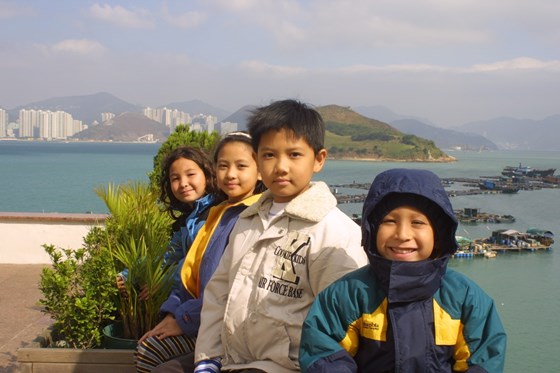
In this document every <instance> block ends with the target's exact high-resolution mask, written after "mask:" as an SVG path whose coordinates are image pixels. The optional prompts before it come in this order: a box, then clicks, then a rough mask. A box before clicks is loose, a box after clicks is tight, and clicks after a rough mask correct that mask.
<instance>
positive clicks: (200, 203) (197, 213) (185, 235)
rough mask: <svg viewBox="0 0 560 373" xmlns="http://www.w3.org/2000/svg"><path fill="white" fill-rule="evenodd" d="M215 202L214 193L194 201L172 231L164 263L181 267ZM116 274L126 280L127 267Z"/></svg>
mask: <svg viewBox="0 0 560 373" xmlns="http://www.w3.org/2000/svg"><path fill="white" fill-rule="evenodd" d="M217 202H219V201H218V197H217V196H216V195H215V194H207V195H205V196H204V197H202V198H199V199H197V200H196V201H194V206H193V207H194V208H193V210H192V211H191V213H190V214H189V215H188V216H187V217H186V218H185V223H184V224H183V225H181V227H180V228H179V229H178V230H175V231H173V234H172V236H171V240H170V241H169V245H168V247H167V251H166V253H165V254H164V256H163V263H164V264H165V265H173V264H178V266H179V267H178V268H181V267H180V265H181V263H182V260H183V259H184V258H185V255H187V251H189V247H191V244H192V243H193V241H194V238H195V237H196V234H197V233H198V230H199V229H200V227H202V225H203V224H204V222H205V221H206V217H207V216H208V211H209V210H210V207H212V206H214V205H215V204H216V203H217ZM118 276H121V277H122V278H123V279H124V280H125V281H126V280H127V279H128V268H125V269H123V270H122V271H121V272H119V274H118ZM177 276H178V274H177V272H176V273H175V274H174V278H177Z"/></svg>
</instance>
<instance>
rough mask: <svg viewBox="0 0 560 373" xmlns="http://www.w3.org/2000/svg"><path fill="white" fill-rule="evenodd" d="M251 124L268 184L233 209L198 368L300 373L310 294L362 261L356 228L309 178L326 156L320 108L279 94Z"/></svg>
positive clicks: (207, 296) (209, 291)
mask: <svg viewBox="0 0 560 373" xmlns="http://www.w3.org/2000/svg"><path fill="white" fill-rule="evenodd" d="M248 127H249V132H250V134H251V136H252V139H253V147H254V149H255V151H256V153H257V165H258V169H259V171H260V173H261V176H262V180H263V183H264V184H265V186H266V187H267V188H268V190H267V191H266V192H265V193H264V194H263V196H262V197H261V198H260V199H259V201H257V202H256V203H255V204H254V205H252V206H250V207H248V208H247V209H246V210H245V211H244V212H242V213H241V214H240V218H239V220H238V222H237V223H236V225H235V227H234V229H233V231H232V233H231V235H230V240H229V244H228V246H227V248H226V250H225V252H224V255H223V256H222V259H221V261H220V264H219V265H218V268H217V269H216V271H215V273H214V275H213V277H212V279H211V280H210V282H209V283H208V285H207V287H206V289H205V292H204V304H203V308H202V320H201V326H200V329H199V334H198V335H199V337H198V340H197V344H196V349H195V361H196V362H197V367H196V369H195V372H199V371H205V372H218V371H220V369H221V371H230V370H236V372H237V371H242V372H274V373H283V372H299V363H298V355H299V343H300V336H301V326H302V324H303V320H304V319H305V316H306V315H307V311H308V310H309V307H310V306H311V303H312V302H313V299H314V298H315V296H316V295H317V294H318V293H319V292H320V291H321V290H323V289H324V288H326V287H327V285H329V284H331V283H332V282H333V281H335V280H336V279H338V278H340V277H342V276H343V275H344V274H346V273H348V272H350V271H352V270H355V269H357V268H359V267H362V266H364V265H366V264H367V256H366V255H365V253H364V251H363V249H362V247H361V241H360V240H361V238H360V237H361V234H360V228H359V226H358V225H357V224H355V223H354V222H353V221H352V220H351V219H350V218H349V217H348V216H346V215H345V214H344V213H343V212H341V211H340V210H339V209H338V208H337V207H336V198H335V197H334V196H333V195H332V193H331V192H330V189H329V187H328V186H327V185H326V184H325V183H323V182H311V178H312V176H313V174H314V173H317V172H319V171H321V169H322V168H323V165H324V163H325V159H326V156H327V151H326V150H325V148H324V145H323V141H324V135H325V128H324V124H323V120H322V118H321V116H320V115H319V113H318V112H317V111H315V110H314V109H311V108H309V107H307V106H306V105H304V104H302V103H300V102H298V101H294V100H285V101H277V102H274V103H272V104H270V105H268V106H265V107H261V108H259V109H257V110H256V111H255V112H254V113H253V115H252V116H251V118H250V119H249V126H248Z"/></svg>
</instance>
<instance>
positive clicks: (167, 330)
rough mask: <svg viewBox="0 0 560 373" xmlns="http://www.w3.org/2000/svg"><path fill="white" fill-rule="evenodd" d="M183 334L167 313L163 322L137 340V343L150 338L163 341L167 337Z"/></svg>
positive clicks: (173, 318) (171, 316)
mask: <svg viewBox="0 0 560 373" xmlns="http://www.w3.org/2000/svg"><path fill="white" fill-rule="evenodd" d="M181 334H183V330H182V329H181V327H180V326H179V324H178V323H177V321H176V320H175V317H173V315H172V314H170V313H168V314H167V315H166V316H165V317H164V319H163V320H161V321H160V322H159V324H157V325H156V326H155V327H154V328H153V329H152V330H150V331H149V332H147V333H146V334H144V335H143V336H142V338H140V339H139V340H138V343H142V341H144V340H145V339H148V338H150V337H157V338H158V339H164V338H167V337H173V336H178V335H181Z"/></svg>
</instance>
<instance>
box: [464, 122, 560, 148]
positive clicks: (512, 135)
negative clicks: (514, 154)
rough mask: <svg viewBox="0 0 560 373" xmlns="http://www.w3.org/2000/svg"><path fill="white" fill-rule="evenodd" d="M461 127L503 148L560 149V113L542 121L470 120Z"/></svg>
mask: <svg viewBox="0 0 560 373" xmlns="http://www.w3.org/2000/svg"><path fill="white" fill-rule="evenodd" d="M457 129H458V130H464V131H469V132H473V133H478V134H480V135H482V136H484V137H486V138H488V139H490V140H492V142H494V143H495V144H496V145H498V147H499V148H500V149H516V150H560V115H553V116H550V117H548V118H545V119H542V120H533V119H514V118H508V117H501V118H494V119H490V120H485V121H478V122H470V123H466V124H464V125H462V126H460V127H457Z"/></svg>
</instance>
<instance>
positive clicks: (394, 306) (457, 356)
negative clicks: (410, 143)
mask: <svg viewBox="0 0 560 373" xmlns="http://www.w3.org/2000/svg"><path fill="white" fill-rule="evenodd" d="M403 205H408V206H412V207H416V208H418V209H419V210H421V211H422V212H423V213H424V214H425V215H426V216H427V217H428V218H429V220H430V223H431V224H432V227H433V230H434V236H435V237H434V241H435V244H434V252H436V253H437V256H436V257H435V258H433V259H432V258H430V259H427V260H422V261H417V262H404V261H402V262H401V261H391V260H388V259H385V258H383V257H382V256H380V254H379V252H378V250H377V247H376V233H377V229H378V226H379V223H380V222H381V220H382V219H383V217H384V216H385V215H386V214H387V213H389V212H390V211H391V210H392V209H394V208H396V207H397V206H403ZM456 230H457V220H456V218H455V215H454V213H453V209H452V206H451V203H450V201H449V199H448V197H447V193H446V192H445V190H444V188H443V186H442V184H441V181H440V179H439V178H438V177H437V176H436V175H435V174H433V173H432V172H430V171H426V170H411V169H391V170H388V171H385V172H382V173H380V174H379V175H378V176H377V177H376V178H375V180H374V181H373V183H372V185H371V188H370V190H369V193H368V196H367V198H366V201H365V202H364V207H363V213H362V244H363V247H364V249H365V250H366V252H367V254H368V257H369V260H370V265H368V266H366V267H363V268H360V269H358V270H356V271H354V272H352V273H349V274H348V275H346V276H345V277H343V278H341V279H340V280H338V281H336V282H334V283H333V284H332V285H331V286H329V287H328V288H327V289H325V290H324V291H323V292H322V293H320V294H319V295H318V297H317V298H316V300H315V302H314V304H313V306H312V307H311V309H310V311H309V314H308V316H307V318H306V320H305V322H304V325H303V331H302V340H301V349H300V357H299V360H300V365H301V369H302V371H303V372H341V373H344V372H399V373H404V372H406V373H409V372H410V373H413V372H414V373H418V372H471V373H473V372H492V373H499V372H503V370H504V361H505V351H506V334H505V331H504V328H503V326H502V323H501V321H500V318H499V316H498V312H497V310H496V307H495V305H494V301H493V300H492V299H491V298H490V297H489V296H488V295H487V294H486V293H485V292H484V291H483V290H482V289H481V288H480V287H479V286H477V285H476V284H475V283H474V282H473V281H472V280H470V279H469V278H467V277H466V276H464V275H462V274H460V273H458V272H455V271H453V270H452V269H449V268H447V263H448V261H449V258H450V257H451V256H452V255H453V253H455V251H456V249H457V242H456V240H455V232H456Z"/></svg>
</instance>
